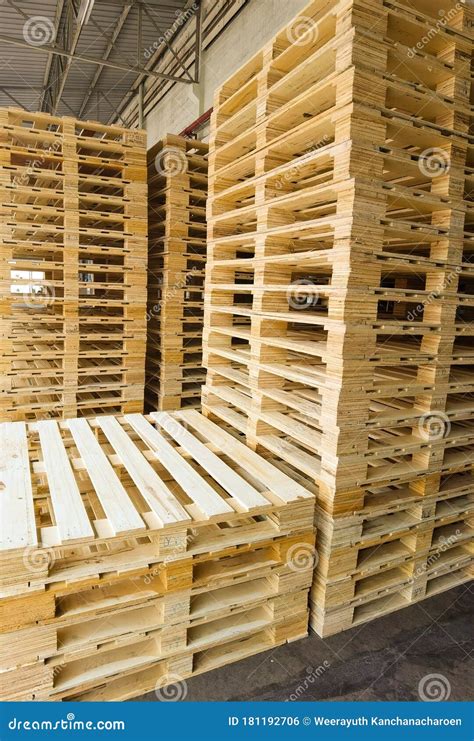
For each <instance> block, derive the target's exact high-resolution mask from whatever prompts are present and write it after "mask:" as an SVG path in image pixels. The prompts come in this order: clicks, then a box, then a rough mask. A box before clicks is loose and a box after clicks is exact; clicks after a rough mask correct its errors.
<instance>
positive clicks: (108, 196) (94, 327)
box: [0, 109, 147, 420]
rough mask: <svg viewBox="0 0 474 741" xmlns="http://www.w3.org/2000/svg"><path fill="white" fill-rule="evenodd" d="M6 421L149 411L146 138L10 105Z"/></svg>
mask: <svg viewBox="0 0 474 741" xmlns="http://www.w3.org/2000/svg"><path fill="white" fill-rule="evenodd" d="M0 157H1V162H0V179H1V180H0V189H1V194H0V209H1V212H2V231H1V235H0V252H1V261H0V280H1V307H0V344H1V349H0V372H1V376H2V378H1V382H0V383H1V385H0V420H24V419H38V418H44V417H45V416H46V417H52V418H54V417H59V418H60V417H74V416H82V415H89V414H98V413H101V412H109V413H121V412H136V411H142V410H143V396H144V375H145V374H144V367H143V357H144V352H145V339H146V336H145V332H146V327H145V314H146V241H147V212H146V140H145V133H144V132H142V131H131V130H128V129H124V128H121V127H119V126H105V125H102V124H98V123H93V122H90V121H78V120H76V119H74V118H72V117H64V118H61V117H56V116H50V115H48V114H45V113H28V112H26V111H22V110H14V109H2V110H1V111H0Z"/></svg>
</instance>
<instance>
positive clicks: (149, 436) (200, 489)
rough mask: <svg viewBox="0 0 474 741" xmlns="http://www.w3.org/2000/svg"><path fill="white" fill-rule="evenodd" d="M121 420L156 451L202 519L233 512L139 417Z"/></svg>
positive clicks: (128, 415)
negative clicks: (195, 505) (198, 510)
mask: <svg viewBox="0 0 474 741" xmlns="http://www.w3.org/2000/svg"><path fill="white" fill-rule="evenodd" d="M124 419H125V420H126V421H127V422H128V424H129V425H131V427H133V429H134V430H135V432H137V433H138V434H139V435H140V437H141V438H142V440H144V441H145V442H146V444H147V445H148V447H150V448H151V449H152V450H154V451H156V453H157V458H158V460H159V461H160V463H161V464H162V465H163V466H164V467H165V468H166V470H167V471H169V472H170V474H171V475H172V476H173V478H174V479H175V480H176V481H177V482H178V484H179V485H180V486H181V488H182V489H183V490H184V491H185V492H186V494H187V495H188V497H190V498H191V499H192V500H193V502H195V503H196V504H197V506H198V507H199V509H200V510H201V511H202V512H203V513H204V515H205V516H206V517H213V516H214V515H220V514H225V513H226V512H234V510H233V509H232V507H231V506H230V505H229V504H227V502H225V501H224V499H222V497H220V496H219V494H218V493H217V492H216V491H215V490H214V489H213V488H212V486H210V485H209V484H208V483H207V481H204V479H203V478H202V477H201V476H200V475H199V474H198V473H196V471H195V470H194V468H193V467H192V466H191V465H190V464H189V463H188V462H187V461H186V460H185V459H184V458H182V457H181V456H180V454H179V453H178V452H177V450H176V449H175V448H173V446H172V445H171V444H170V443H169V442H168V441H167V440H165V438H164V437H163V435H161V434H160V433H159V432H158V430H157V429H156V428H155V427H153V425H151V424H150V423H149V422H147V420H146V419H145V418H144V417H143V415H141V414H126V415H125V417H124Z"/></svg>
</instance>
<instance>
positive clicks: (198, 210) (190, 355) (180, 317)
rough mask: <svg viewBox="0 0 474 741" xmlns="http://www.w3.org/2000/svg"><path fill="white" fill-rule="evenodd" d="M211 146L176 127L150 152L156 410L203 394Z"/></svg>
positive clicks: (151, 390)
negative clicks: (176, 130) (176, 132)
mask: <svg viewBox="0 0 474 741" xmlns="http://www.w3.org/2000/svg"><path fill="white" fill-rule="evenodd" d="M208 149H209V147H208V145H207V144H204V143H203V142H199V141H194V140H190V139H185V138H183V137H181V136H174V135H171V134H170V135H168V136H167V137H165V138H164V139H163V140H162V141H160V142H158V143H157V144H156V145H155V146H154V147H152V148H151V149H150V151H149V153H148V187H149V206H148V214H149V223H150V241H149V254H148V262H149V273H148V313H147V319H148V339H147V358H146V389H145V397H146V402H147V405H148V408H149V409H150V410H153V409H160V410H172V409H182V408H186V407H188V408H189V407H195V406H199V405H200V402H201V385H202V383H203V381H204V377H205V373H204V370H203V368H202V327H203V315H204V295H203V288H204V266H205V260H206V198H207V153H208Z"/></svg>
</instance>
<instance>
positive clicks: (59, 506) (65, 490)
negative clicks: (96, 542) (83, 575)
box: [36, 420, 94, 543]
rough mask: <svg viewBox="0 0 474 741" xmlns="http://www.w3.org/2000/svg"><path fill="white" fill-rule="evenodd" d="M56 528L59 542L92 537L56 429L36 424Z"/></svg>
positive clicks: (58, 432)
mask: <svg viewBox="0 0 474 741" xmlns="http://www.w3.org/2000/svg"><path fill="white" fill-rule="evenodd" d="M36 429H37V430H38V433H39V438H40V443H41V449H42V452H43V460H44V465H45V469H46V476H47V477H48V485H49V492H50V495H51V501H52V504H53V510H54V516H55V519H56V526H57V528H58V533H59V537H60V539H61V542H63V543H66V542H70V541H74V540H84V539H87V538H93V537H94V531H93V529H92V526H91V523H90V522H89V518H88V516H87V512H86V509H85V507H84V504H83V501H82V498H81V494H80V491H79V488H78V486H77V482H76V479H75V478H74V473H73V471H72V468H71V464H70V462H69V459H68V456H67V452H66V449H65V447H64V443H63V441H62V438H61V433H60V431H59V428H58V425H57V423H56V422H53V421H52V420H48V421H44V422H37V423H36Z"/></svg>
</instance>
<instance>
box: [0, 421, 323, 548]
mask: <svg viewBox="0 0 474 741" xmlns="http://www.w3.org/2000/svg"><path fill="white" fill-rule="evenodd" d="M0 494H1V497H0V552H4V553H5V552H7V551H17V550H19V549H24V548H28V547H37V546H38V545H42V546H61V545H70V544H73V543H80V542H91V541H94V540H101V541H102V540H107V539H110V538H118V537H120V538H123V537H124V536H129V535H135V536H137V537H139V536H140V533H141V532H142V533H144V534H145V533H146V532H147V531H150V530H157V531H159V530H161V529H163V528H173V529H177V528H181V529H183V528H188V527H193V526H194V525H198V524H205V523H206V522H218V521H220V522H222V523H232V521H238V520H239V519H240V520H242V518H245V517H249V516H258V515H259V514H265V513H271V512H274V511H276V510H278V509H280V508H282V507H286V506H287V505H296V506H298V505H299V504H300V503H305V504H307V503H308V502H311V501H312V500H313V496H312V494H311V493H310V492H309V491H307V490H306V489H304V488H303V487H302V486H300V485H299V484H298V483H296V482H295V481H293V480H292V479H291V478H290V477H289V476H287V475H286V474H284V473H282V472H281V471H280V470H278V469H277V468H275V467H274V466H273V465H272V464H270V463H269V462H267V461H265V460H264V459H263V458H262V457H261V456H259V455H258V454H257V453H255V452H254V451H252V450H250V449H249V448H247V447H246V446H245V445H244V444H243V443H241V442H239V441H238V440H236V439H235V438H234V437H233V436H232V435H230V434H229V433H227V432H225V431H224V430H222V429H220V428H219V427H218V426H217V425H216V424H214V423H213V422H211V421H209V420H208V419H206V418H205V417H203V416H202V415H200V414H199V413H198V412H196V411H194V410H189V411H185V412H174V413H172V414H168V413H166V412H160V413H158V412H156V413H152V414H150V415H148V416H147V417H144V416H143V415H141V414H128V415H125V416H121V417H113V416H101V417H97V418H95V419H89V420H86V419H70V420H66V421H64V422H60V423H58V422H56V421H53V420H45V421H41V422H34V423H24V422H6V423H3V424H0ZM12 555H13V554H12Z"/></svg>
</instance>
